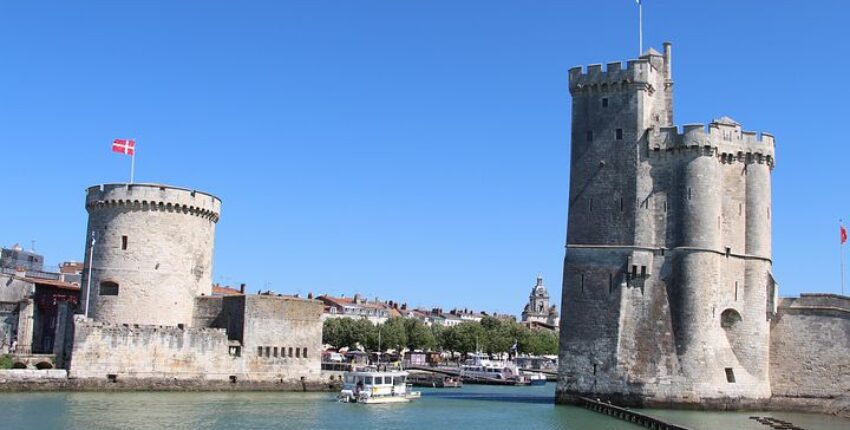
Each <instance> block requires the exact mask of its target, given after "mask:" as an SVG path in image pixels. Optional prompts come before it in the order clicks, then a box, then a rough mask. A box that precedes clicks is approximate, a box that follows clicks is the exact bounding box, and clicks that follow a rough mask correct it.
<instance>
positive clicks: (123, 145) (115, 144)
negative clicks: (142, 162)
mask: <svg viewBox="0 0 850 430" xmlns="http://www.w3.org/2000/svg"><path fill="white" fill-rule="evenodd" d="M112 152H120V153H122V154H125V155H136V141H135V140H133V139H115V140H113V141H112Z"/></svg>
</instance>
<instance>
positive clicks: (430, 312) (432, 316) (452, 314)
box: [310, 294, 516, 327]
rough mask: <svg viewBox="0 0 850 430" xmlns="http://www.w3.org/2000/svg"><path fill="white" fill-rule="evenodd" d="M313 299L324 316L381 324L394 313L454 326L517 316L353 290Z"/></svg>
mask: <svg viewBox="0 0 850 430" xmlns="http://www.w3.org/2000/svg"><path fill="white" fill-rule="evenodd" d="M310 297H312V296H310ZM316 299H318V300H320V301H321V302H322V303H324V305H325V312H324V315H323V316H322V318H323V319H329V318H363V319H366V320H369V321H370V322H372V323H373V324H383V323H385V322H386V321H387V320H388V319H390V318H393V317H402V318H416V319H419V320H421V321H422V322H424V323H425V324H426V325H427V326H429V327H430V326H432V325H438V326H444V327H453V326H456V325H458V324H460V323H462V322H466V321H473V322H479V321H481V320H482V319H483V318H484V317H486V316H493V317H496V318H503V319H509V320H512V321H516V317H514V316H513V315H504V314H498V313H492V314H488V313H487V312H478V311H474V310H470V309H460V308H455V309H451V310H449V311H444V310H443V309H442V308H431V309H423V308H411V307H408V305H407V303H399V302H395V301H392V300H387V301H381V300H380V299H378V298H377V297H376V298H374V299H372V300H369V299H367V298H365V297H363V296H361V295H360V294H355V295H354V296H352V297H345V296H340V297H334V296H331V295H327V294H323V295H321V296H318V297H316Z"/></svg>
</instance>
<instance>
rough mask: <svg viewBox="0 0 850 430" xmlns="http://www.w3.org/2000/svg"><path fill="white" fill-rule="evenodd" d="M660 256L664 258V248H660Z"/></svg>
mask: <svg viewBox="0 0 850 430" xmlns="http://www.w3.org/2000/svg"><path fill="white" fill-rule="evenodd" d="M661 256H662V257H663V256H664V248H661Z"/></svg>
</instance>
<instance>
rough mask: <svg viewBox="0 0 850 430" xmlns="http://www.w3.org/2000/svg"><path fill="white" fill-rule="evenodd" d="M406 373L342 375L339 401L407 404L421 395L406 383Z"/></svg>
mask: <svg viewBox="0 0 850 430" xmlns="http://www.w3.org/2000/svg"><path fill="white" fill-rule="evenodd" d="M407 377H408V373H407V372H401V371H395V370H391V371H384V372H378V371H369V370H364V371H356V372H346V373H345V374H344V375H343V385H342V391H340V393H339V397H338V398H339V401H341V402H345V403H363V404H380V403H407V402H409V401H411V400H414V399H418V398H419V397H420V395H421V393H419V392H418V391H413V390H412V389H411V385H410V384H408V383H407Z"/></svg>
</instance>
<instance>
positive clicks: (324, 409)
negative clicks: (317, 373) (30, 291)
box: [0, 383, 850, 430]
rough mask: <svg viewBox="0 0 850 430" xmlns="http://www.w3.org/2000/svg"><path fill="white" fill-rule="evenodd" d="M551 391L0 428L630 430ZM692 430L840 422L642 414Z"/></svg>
mask: <svg viewBox="0 0 850 430" xmlns="http://www.w3.org/2000/svg"><path fill="white" fill-rule="evenodd" d="M554 389H555V387H554V384H551V383H549V384H547V385H545V386H539V387H498V386H483V385H467V386H464V387H463V388H461V389H443V390H441V389H426V388H423V389H422V392H423V397H422V399H420V400H418V401H416V402H414V403H410V404H396V405H370V406H365V405H354V404H341V403H336V401H335V395H334V393H269V392H242V393H236V392H213V393H195V392H193V393H163V392H130V393H53V392H51V393H3V394H0V428H3V429H30V430H41V429H60V428H62V429H72V430H89V429H169V430H179V429H252V430H257V429H299V430H304V429H335V430H339V429H346V428H351V429H357V430H367V429H382V430H383V429H422V428H427V429H440V430H448V429H456V428H460V429H466V430H471V429H487V430H498V429H511V430H516V429H577V430H579V429H581V430H585V429H606V430H608V429H610V430H618V429H624V430H625V429H637V428H639V427H636V426H633V425H631V424H628V423H625V422H621V421H618V420H615V419H613V418H609V417H606V416H602V415H599V414H597V413H594V412H590V411H587V410H584V409H581V408H576V407H570V406H555V405H554V404H553V403H552V398H553V395H554ZM648 412H649V413H650V414H651V415H655V416H659V417H664V418H666V419H668V420H670V421H672V422H675V423H677V424H681V425H685V426H688V427H690V428H693V429H695V430H702V429H706V430H708V429H742V430H749V429H752V430H768V429H770V427H767V426H765V425H762V424H759V423H757V422H755V421H753V420H751V419H749V417H750V416H754V415H758V416H768V417H775V418H779V419H782V420H785V421H790V422H792V423H794V424H795V425H797V426H798V427H802V428H804V429H808V430H811V429H825V430H839V429H841V430H846V429H848V428H850V420H846V419H842V418H837V417H830V416H823V415H815V414H800V413H779V412H694V411H648Z"/></svg>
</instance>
